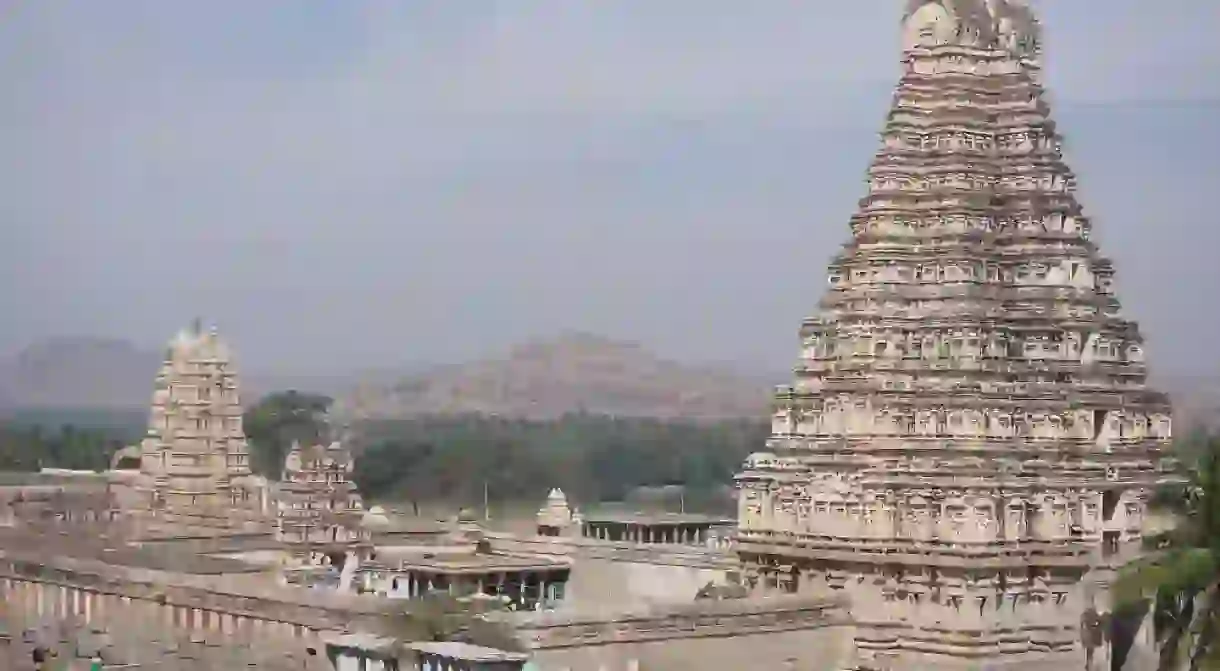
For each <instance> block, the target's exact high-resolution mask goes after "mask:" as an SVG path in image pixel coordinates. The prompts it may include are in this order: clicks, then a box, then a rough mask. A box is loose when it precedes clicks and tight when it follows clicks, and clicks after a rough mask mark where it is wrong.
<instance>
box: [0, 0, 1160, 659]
mask: <svg viewBox="0 0 1220 671" xmlns="http://www.w3.org/2000/svg"><path fill="white" fill-rule="evenodd" d="M903 35H904V44H903V48H902V75H901V79H900V81H899V83H898V86H897V90H896V92H895V95H894V98H893V104H892V107H891V109H890V112H889V116H888V119H887V120H886V123H885V126H884V129H883V131H882V134H881V137H882V142H881V148H880V150H879V151H878V152H877V154H876V157H875V159H874V160H873V163H872V166H871V168H870V171H869V182H868V193H867V195H866V196H865V197H864V198H863V199H862V200H861V201H860V208H859V211H858V212H857V213H856V214H855V215H854V216H852V217H851V220H850V228H851V233H852V237H851V239H850V240H849V241H848V243H847V244H846V245H845V246H844V247H843V249H842V251H841V252H840V253H839V254H838V256H836V257H835V258H834V260H833V261H832V262H831V264H830V270H829V277H828V281H829V287H828V289H827V292H826V295H825V297H824V298H823V300H822V301H821V303H820V305H819V306H818V311H817V312H816V314H814V315H813V316H811V317H809V318H808V319H806V320H805V321H804V323H803V324H802V325H801V328H800V337H801V341H802V349H801V353H800V358H799V362H798V364H797V366H796V369H795V380H794V382H793V383H792V384H791V385H788V386H785V387H782V388H780V389H779V391H778V393H777V395H776V403H775V414H774V417H773V419H772V427H773V428H772V436H771V438H770V439H769V440H768V442H767V445H766V446H765V450H764V451H761V452H758V453H756V454H753V455H752V456H750V457H749V459H748V460H747V461H746V462H745V464H744V465H743V468H742V470H741V472H740V473H739V474H738V476H737V478H736V484H737V486H738V488H739V490H740V491H739V496H738V503H739V505H738V513H737V519H736V520H735V521H733V520H721V519H717V518H710V517H704V516H699V515H683V514H662V515H656V514H654V515H645V514H642V513H620V514H597V513H596V512H587V513H585V514H582V513H580V512H577V509H576V507H575V505H574V502H571V501H569V500H568V497H567V496H566V495H565V494H564V493H563V492H562V491H561V490H559V489H558V488H554V489H551V490H550V492H549V494H548V495H546V496H545V501H544V502H543V504H542V507H541V509H540V510H539V512H538V515H537V516H536V519H535V520H534V529H533V532H532V533H523V534H512V533H507V532H499V531H493V530H491V529H488V528H484V526H485V521H486V519H487V514H486V511H485V512H484V514H483V515H482V516H480V515H478V514H475V513H474V512H473V511H469V510H463V511H462V512H461V513H459V514H458V515H456V516H455V518H453V519H443V520H429V519H423V518H421V517H419V516H418V515H410V514H403V513H399V512H398V511H395V510H393V509H389V508H391V506H389V504H387V506H386V507H384V508H383V507H381V506H375V507H373V508H372V509H370V510H365V509H364V502H363V500H362V498H361V496H360V494H359V492H358V491H357V488H356V486H355V485H354V484H353V482H352V481H351V477H350V476H351V472H352V463H353V462H352V458H351V455H350V454H349V453H348V451H347V450H348V449H349V447H350V445H349V444H348V443H347V441H346V439H343V440H336V439H335V437H334V436H325V437H323V439H322V440H320V441H317V442H314V443H310V444H305V443H301V444H297V445H295V446H293V448H292V449H291V451H290V452H289V454H288V456H287V459H286V460H285V464H284V468H283V472H282V474H281V477H280V481H279V482H278V483H271V482H268V481H267V480H266V479H264V478H261V477H257V476H254V475H252V474H251V472H250V466H249V454H248V449H247V444H246V436H245V431H244V427H243V426H242V403H241V396H240V385H239V379H238V378H239V376H238V373H237V369H236V366H235V363H234V361H233V357H232V353H231V351H230V349H229V347H228V345H227V344H226V342H225V341H224V340H223V339H222V338H221V337H220V335H219V333H218V332H217V331H216V330H215V329H212V330H204V329H203V328H202V325H200V324H196V325H195V326H194V327H192V328H189V329H187V330H184V331H183V332H182V333H180V334H178V335H177V336H175V337H174V338H173V339H172V340H171V342H170V344H169V348H168V350H167V352H166V356H165V363H164V365H163V366H162V368H161V371H160V373H159V374H158V375H157V377H156V380H155V382H154V383H153V385H152V386H153V388H154V391H153V395H152V403H151V410H150V413H149V423H148V431H147V435H146V437H145V438H144V439H143V441H141V442H140V444H138V445H133V446H130V447H128V448H126V449H124V450H121V451H120V452H119V453H118V454H117V455H116V456H115V458H114V461H113V464H112V468H111V470H109V471H106V472H104V473H92V472H76V471H57V470H44V471H43V472H41V473H39V474H26V475H18V474H11V475H12V476H13V477H8V476H7V475H6V479H5V480H4V483H5V484H0V667H3V668H13V667H16V668H23V667H21V666H20V665H21V664H28V663H29V660H30V659H31V654H33V652H34V651H35V650H41V651H48V653H55V654H56V655H58V657H59V658H61V659H64V660H65V661H69V662H72V663H76V662H81V663H86V664H87V662H86V661H85V660H91V659H95V658H99V657H100V659H101V660H102V662H103V663H104V664H105V665H106V668H162V669H201V670H202V669H236V668H260V669H284V670H288V669H294V670H299V669H338V670H339V671H398V670H400V669H401V670H407V669H418V670H421V671H423V670H427V671H442V670H443V671H512V670H522V671H525V670H531V671H654V670H663V671H722V670H723V671H758V670H761V669H777V670H778V669H792V670H800V671H847V670H855V671H898V670H901V671H924V670H932V669H937V670H939V669H949V670H958V671H966V670H971V671H982V670H997V669H1004V670H1006V671H1061V670H1063V669H1080V670H1083V671H1110V670H1111V669H1120V670H1123V671H1153V669H1155V668H1156V661H1157V656H1156V654H1155V651H1154V650H1153V649H1152V647H1151V646H1152V644H1151V642H1150V641H1151V639H1150V638H1149V636H1148V633H1147V632H1148V630H1149V627H1150V626H1151V625H1150V624H1149V623H1148V622H1147V621H1144V622H1142V623H1141V622H1140V621H1136V622H1120V621H1119V618H1117V617H1112V610H1113V607H1114V604H1113V603H1112V600H1111V597H1110V585H1111V584H1112V581H1113V579H1114V577H1115V572H1116V570H1117V569H1118V568H1119V567H1121V566H1122V565H1123V564H1124V563H1125V562H1127V561H1129V560H1130V559H1131V558H1133V557H1134V556H1136V555H1137V553H1138V552H1139V551H1140V540H1141V537H1142V536H1143V535H1145V534H1146V533H1147V530H1148V527H1149V524H1150V520H1149V519H1148V517H1147V503H1148V497H1149V495H1150V493H1151V492H1152V490H1153V488H1154V487H1156V486H1158V485H1159V484H1161V483H1164V482H1169V481H1173V480H1174V479H1175V478H1176V477H1177V471H1176V466H1175V464H1174V462H1173V461H1172V460H1171V459H1168V458H1167V457H1166V454H1167V449H1166V448H1167V447H1168V444H1169V440H1170V438H1171V425H1170V406H1169V401H1168V399H1167V398H1166V396H1165V395H1164V394H1161V393H1158V392H1156V391H1154V390H1152V389H1150V388H1149V387H1148V386H1147V385H1146V379H1147V367H1146V365H1145V361H1144V359H1145V354H1144V346H1143V341H1142V338H1141V336H1140V333H1139V330H1138V328H1137V326H1136V324H1135V323H1134V322H1132V321H1131V320H1128V319H1126V318H1124V317H1123V316H1122V314H1121V311H1120V309H1119V303H1118V300H1117V299H1116V297H1115V294H1114V284H1113V281H1114V270H1113V267H1112V265H1111V263H1110V262H1109V261H1108V260H1106V259H1105V258H1104V257H1103V256H1101V255H1100V252H1099V250H1098V248H1097V245H1096V244H1095V243H1094V242H1092V241H1091V238H1090V233H1091V230H1092V222H1091V221H1090V219H1089V218H1088V217H1087V216H1086V215H1085V214H1084V212H1083V210H1082V209H1081V206H1080V204H1079V202H1078V201H1077V199H1076V196H1075V193H1074V190H1075V178H1074V176H1073V174H1072V172H1071V171H1070V170H1069V169H1068V167H1067V166H1066V165H1065V164H1064V161H1063V157H1062V153H1061V141H1062V139H1061V135H1060V134H1059V132H1058V129H1057V128H1056V126H1055V124H1054V122H1053V121H1052V120H1051V118H1050V110H1049V106H1048V104H1047V102H1046V100H1045V97H1044V93H1043V88H1042V84H1041V76H1040V75H1041V55H1042V35H1041V31H1040V28H1039V25H1038V23H1037V21H1035V19H1034V16H1033V13H1032V11H1031V10H1030V8H1029V7H1027V6H1025V4H1024V3H1021V2H1017V1H1016V0H910V1H909V2H907V3H906V13H905V15H904V18H903ZM14 478H17V479H16V480H15V479H14ZM544 484H549V483H544ZM545 491H546V490H545V489H540V491H539V498H540V499H543V498H544V492H545ZM454 623H456V624H454ZM1119 624H1122V626H1118V625H1119ZM449 625H453V626H449Z"/></svg>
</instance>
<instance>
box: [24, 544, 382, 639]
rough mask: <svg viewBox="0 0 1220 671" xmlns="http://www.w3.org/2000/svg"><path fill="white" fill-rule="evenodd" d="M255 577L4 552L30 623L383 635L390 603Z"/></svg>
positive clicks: (257, 634)
mask: <svg viewBox="0 0 1220 671" xmlns="http://www.w3.org/2000/svg"><path fill="white" fill-rule="evenodd" d="M264 579H267V580H269V578H268V577H265V576H261V575H259V576H254V577H250V578H245V579H243V578H240V577H229V576H195V575H185V574H176V573H169V572H165V571H156V570H149V569H138V568H132V567H126V566H113V565H107V564H104V563H101V562H96V561H91V560H81V559H75V558H67V557H48V558H32V557H18V556H13V554H12V553H11V552H0V598H2V599H3V602H4V603H5V604H6V605H7V606H8V608H9V611H10V612H11V613H15V614H16V615H17V616H20V617H22V618H23V619H25V620H27V621H30V620H41V619H54V618H61V619H62V618H76V619H78V620H80V621H81V622H83V623H85V624H91V625H92V624H98V625H104V624H105V623H107V622H114V621H122V622H125V623H129V626H130V624H134V623H138V624H139V625H140V626H145V627H166V628H170V629H177V630H190V631H199V632H214V633H222V634H226V635H229V634H234V635H238V634H245V635H249V636H251V637H257V638H259V639H263V638H266V637H272V638H286V639H293V638H314V637H317V636H318V635H319V634H320V633H321V632H325V631H343V630H346V629H348V628H349V627H352V626H360V627H363V628H366V629H370V630H379V629H381V625H382V624H383V620H382V616H383V614H384V612H385V609H386V604H385V602H384V601H380V600H376V599H372V598H369V597H359V596H351V595H339V594H328V593H317V592H311V591H308V590H289V589H283V588H278V589H277V588H276V587H275V585H273V584H269V585H267V586H266V587H265V588H263V586H261V585H258V584H256V581H258V580H264Z"/></svg>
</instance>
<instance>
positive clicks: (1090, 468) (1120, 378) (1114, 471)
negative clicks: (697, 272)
mask: <svg viewBox="0 0 1220 671" xmlns="http://www.w3.org/2000/svg"><path fill="white" fill-rule="evenodd" d="M903 28H904V30H903V34H904V41H905V44H904V58H903V73H902V76H901V80H900V81H899V84H898V86H897V90H896V92H895V95H894V98H893V104H892V108H891V110H890V112H889V116H888V119H887V121H886V123H885V127H884V130H883V131H882V134H881V148H880V150H879V151H878V152H877V154H876V156H875V158H874V160H873V163H872V165H871V167H870V170H869V177H868V179H869V182H868V194H867V196H866V197H865V198H863V199H862V200H861V201H860V207H859V210H858V212H857V213H856V214H855V215H854V216H853V217H852V218H851V232H852V239H851V240H850V241H849V242H848V243H847V244H846V245H845V246H844V247H843V249H842V251H841V252H840V253H839V254H838V255H837V256H836V257H835V258H834V260H833V261H832V262H831V264H830V269H829V277H828V282H829V288H828V290H827V292H826V294H825V296H824V298H823V300H822V302H821V304H820V310H819V311H818V312H817V314H815V315H814V316H812V317H810V318H808V319H806V320H805V321H804V323H803V324H802V325H801V329H800V337H801V340H802V350H801V355H800V359H799V363H798V365H797V366H796V369H795V373H796V379H795V382H794V383H793V384H792V385H790V386H785V387H781V388H780V389H779V391H778V393H777V396H776V404H775V405H776V407H775V414H774V417H773V429H772V432H773V435H772V437H771V438H770V439H769V441H768V444H767V447H766V451H764V452H760V453H757V454H754V455H752V456H751V457H750V458H749V459H748V460H747V462H746V464H745V465H744V467H743V471H742V472H741V473H740V474H739V476H738V478H737V482H738V486H739V488H740V490H741V491H740V496H739V512H738V518H739V521H738V524H739V529H738V552H739V555H740V558H741V560H742V562H743V568H744V575H745V581H746V583H747V585H748V586H750V587H751V588H752V589H753V590H755V591H794V592H795V591H817V590H829V591H841V592H842V593H844V594H845V595H847V596H848V597H850V599H851V602H852V613H853V615H854V617H855V619H856V621H857V623H858V626H857V633H856V648H857V651H858V654H859V656H860V667H859V668H862V669H891V668H906V669H931V668H936V669H984V668H987V669H992V668H1004V669H1021V670H1023V671H1028V670H1033V669H1047V670H1049V669H1062V668H1074V669H1081V668H1087V669H1101V668H1108V661H1107V659H1108V654H1109V653H1108V651H1107V650H1106V649H1104V647H1103V646H1101V645H1100V644H1099V642H1098V640H1099V638H1098V636H1097V635H1096V632H1095V631H1092V630H1090V626H1091V625H1090V624H1089V623H1096V621H1097V618H1096V617H1095V616H1096V614H1097V612H1098V611H1101V612H1104V611H1105V610H1106V609H1107V608H1108V607H1109V603H1108V597H1107V594H1106V588H1107V578H1108V577H1109V575H1110V574H1109V573H1108V571H1109V569H1110V568H1112V567H1113V566H1114V565H1116V564H1119V563H1121V562H1123V561H1126V560H1127V559H1129V558H1130V557H1131V556H1132V553H1134V552H1137V551H1138V545H1139V543H1138V541H1139V539H1140V537H1141V533H1142V532H1141V529H1142V525H1143V518H1144V514H1145V509H1146V502H1147V498H1148V495H1149V493H1150V492H1151V490H1152V488H1153V487H1155V486H1156V485H1157V484H1158V483H1159V482H1162V481H1164V480H1165V479H1167V478H1168V477H1170V471H1171V468H1172V462H1171V461H1170V460H1168V459H1166V458H1165V456H1164V455H1165V450H1166V448H1167V446H1168V443H1169V439H1170V435H1171V433H1170V408H1169V401H1168V399H1167V397H1166V396H1165V395H1164V394H1161V393H1159V392H1156V391H1154V390H1152V389H1150V388H1148V387H1147V386H1146V384H1145V379H1146V375H1147V368H1146V366H1145V362H1144V345H1143V339H1142V338H1141V336H1140V333H1139V330H1138V328H1137V325H1136V324H1135V323H1134V322H1132V321H1130V320H1128V319H1125V318H1124V317H1123V316H1122V313H1121V311H1120V308H1119V303H1118V300H1117V299H1116V297H1115V293H1114V284H1113V282H1114V269H1113V266H1112V265H1111V263H1110V261H1109V260H1107V259H1106V258H1105V257H1103V256H1101V254H1100V253H1099V251H1098V248H1097V245H1096V244H1095V243H1094V242H1093V241H1092V240H1091V236H1090V233H1091V230H1092V222H1091V221H1090V219H1089V218H1088V217H1087V216H1085V214H1084V213H1083V211H1082V209H1081V206H1080V204H1079V202H1078V201H1077V199H1076V196H1075V186H1076V180H1075V178H1074V176H1073V174H1072V172H1071V171H1070V170H1069V168H1068V167H1067V166H1066V165H1065V164H1064V162H1063V158H1062V154H1061V136H1060V135H1059V133H1058V131H1057V128H1056V126H1055V124H1054V122H1053V121H1052V120H1051V118H1050V114H1049V108H1048V105H1047V102H1046V100H1045V98H1044V95H1043V89H1042V86H1041V84H1040V76H1039V73H1040V58H1041V37H1040V32H1039V27H1038V24H1037V22H1036V21H1035V20H1034V17H1033V15H1032V13H1031V11H1030V10H1029V8H1028V7H1025V6H1024V5H1022V4H1019V3H1017V2H1014V1H1012V0H1009V1H1004V0H940V1H928V0H911V2H909V3H908V7H907V13H906V16H905V18H904V26H903Z"/></svg>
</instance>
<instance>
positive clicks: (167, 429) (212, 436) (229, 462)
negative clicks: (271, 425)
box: [134, 321, 262, 530]
mask: <svg viewBox="0 0 1220 671" xmlns="http://www.w3.org/2000/svg"><path fill="white" fill-rule="evenodd" d="M134 489H135V491H136V493H137V498H138V500H139V506H140V508H141V509H142V511H143V512H146V513H150V514H151V516H152V517H153V518H154V519H157V520H160V521H162V522H166V523H169V524H172V525H174V526H177V527H183V528H188V529H195V530H198V529H234V528H236V527H241V526H245V524H246V523H251V524H252V523H255V522H257V519H258V518H259V517H260V506H261V503H262V502H261V500H260V494H261V492H260V488H259V485H258V483H257V480H256V479H255V478H252V477H251V475H250V464H249V454H248V451H247V447H246V436H245V433H244V431H243V430H242V406H241V399H240V396H239V386H238V379H237V371H236V369H235V367H234V365H233V361H232V356H231V353H230V351H229V348H228V346H227V345H226V344H225V342H224V341H223V340H221V338H220V336H219V335H218V334H217V333H216V330H215V329H211V330H208V331H204V330H203V329H202V328H201V326H200V324H199V322H198V321H197V322H196V323H195V324H194V325H193V326H192V328H190V329H187V330H183V331H181V332H180V333H178V335H177V336H175V337H174V339H173V340H172V341H170V343H169V347H168V349H167V350H166V354H165V361H164V363H163V364H162V366H161V370H160V372H159V373H158V375H157V380H156V387H155V390H154V392H153V399H152V410H151V412H150V414H149V420H148V432H147V434H146V436H145V438H144V440H143V441H142V442H141V444H140V474H139V476H138V477H137V478H136V479H135V482H134Z"/></svg>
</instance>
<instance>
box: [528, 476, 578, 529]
mask: <svg viewBox="0 0 1220 671" xmlns="http://www.w3.org/2000/svg"><path fill="white" fill-rule="evenodd" d="M537 519H538V535H539V536H567V535H578V534H579V530H580V526H581V523H582V522H583V519H582V518H581V515H580V513H579V512H577V511H576V510H575V509H573V508H572V507H571V506H569V505H568V497H567V496H566V495H564V493H563V490H562V489H559V488H558V487H556V488H555V489H552V490H551V493H550V494H549V495H547V497H546V504H545V505H543V506H542V508H540V509H539V510H538V516H537Z"/></svg>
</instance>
